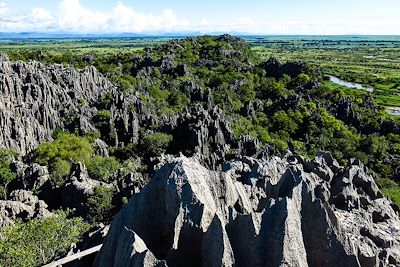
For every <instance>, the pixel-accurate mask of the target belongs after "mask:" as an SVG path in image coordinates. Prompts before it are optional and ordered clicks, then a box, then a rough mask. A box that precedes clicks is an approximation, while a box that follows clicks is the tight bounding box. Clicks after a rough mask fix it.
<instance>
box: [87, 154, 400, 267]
mask: <svg viewBox="0 0 400 267" xmlns="http://www.w3.org/2000/svg"><path fill="white" fill-rule="evenodd" d="M161 161H163V164H164V166H163V167H162V168H160V169H159V170H158V171H157V173H156V175H155V176H154V178H153V179H152V180H151V182H150V183H149V184H148V185H147V186H146V187H145V188H144V189H143V190H142V192H141V193H140V194H137V195H135V196H134V197H133V198H132V199H131V200H130V202H129V203H128V204H127V205H126V206H125V207H124V208H123V209H122V210H121V211H120V212H119V214H118V215H117V216H116V218H115V219H114V221H113V223H112V226H111V228H110V232H109V234H108V236H107V238H106V241H105V242H104V245H103V248H102V250H101V251H100V253H99V254H98V256H97V259H96V262H95V266H398V265H399V264H400V220H399V216H398V211H397V210H395V207H394V206H393V205H392V204H391V203H390V202H389V201H388V200H387V199H385V198H384V197H383V196H382V194H381V193H380V192H379V189H378V187H377V185H376V184H375V182H374V180H373V178H372V176H371V175H370V174H369V173H368V170H367V169H366V167H365V166H364V165H363V164H362V163H360V162H359V161H357V160H353V161H352V162H351V163H350V165H349V166H347V167H342V166H340V165H339V164H338V163H337V161H336V160H335V159H333V158H332V157H331V155H330V154H327V153H320V154H319V155H318V156H317V157H316V159H315V160H313V161H309V160H307V159H304V158H301V157H297V156H287V157H285V158H278V157H272V158H269V159H258V160H256V159H252V158H243V159H241V160H234V161H230V162H227V163H225V164H224V167H223V170H222V171H218V172H216V171H211V170H209V169H207V168H205V167H204V166H202V165H201V164H200V163H199V162H198V160H197V159H195V158H186V157H184V156H180V157H177V158H173V157H167V158H164V159H163V160H161Z"/></svg>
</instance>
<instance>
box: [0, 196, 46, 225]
mask: <svg viewBox="0 0 400 267" xmlns="http://www.w3.org/2000/svg"><path fill="white" fill-rule="evenodd" d="M51 216H53V214H52V213H51V212H49V211H48V210H47V205H46V203H45V202H44V201H42V200H39V198H38V197H37V196H35V195H33V193H32V192H29V191H25V190H15V191H13V192H11V194H10V198H9V200H0V227H4V226H10V225H13V224H14V223H15V222H16V220H22V221H27V220H31V219H36V218H37V219H45V218H49V217H51Z"/></svg>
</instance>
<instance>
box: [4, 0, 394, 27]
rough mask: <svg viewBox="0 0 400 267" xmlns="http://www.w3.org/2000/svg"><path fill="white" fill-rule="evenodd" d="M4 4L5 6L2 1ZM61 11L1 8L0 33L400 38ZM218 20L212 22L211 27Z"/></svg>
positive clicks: (66, 0)
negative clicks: (295, 35)
mask: <svg viewBox="0 0 400 267" xmlns="http://www.w3.org/2000/svg"><path fill="white" fill-rule="evenodd" d="M0 1H1V0H0ZM58 3H59V5H58V11H56V12H52V13H51V12H49V11H48V10H46V9H43V8H41V7H36V8H33V9H32V10H30V11H29V12H25V13H17V12H13V11H12V10H10V9H9V7H8V6H7V4H5V3H3V2H0V31H72V32H83V33H89V32H109V33H111V32H179V31H181V32H182V31H201V32H203V33H212V32H243V33H255V34H400V21H392V22H387V21H386V22H384V21H380V22H368V21H366V22H363V21H358V22H354V21H353V22H349V21H347V22H346V21H319V22H318V21H313V22H311V23H310V22H307V21H284V22H279V21H278V22H268V23H263V22H260V21H255V20H253V18H251V17H245V16H238V17H235V18H232V20H231V21H220V22H219V23H210V22H209V20H208V18H206V17H203V18H201V20H200V21H199V24H191V23H190V22H189V21H188V20H186V19H185V18H180V17H178V16H177V15H176V14H175V12H174V11H173V10H171V9H165V10H161V11H158V12H155V13H143V12H140V11H138V10H136V9H134V7H132V6H129V5H127V4H124V3H123V2H118V3H117V4H116V5H115V6H114V7H113V8H111V9H110V10H107V11H96V10H92V9H89V8H87V7H85V6H84V5H82V3H81V1H80V0H58ZM218 19H219V18H213V22H214V21H215V20H218Z"/></svg>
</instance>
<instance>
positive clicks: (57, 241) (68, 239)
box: [0, 212, 90, 267]
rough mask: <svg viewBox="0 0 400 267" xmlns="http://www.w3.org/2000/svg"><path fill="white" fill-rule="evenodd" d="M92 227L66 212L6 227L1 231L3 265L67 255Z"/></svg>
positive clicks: (38, 262) (39, 262) (39, 263)
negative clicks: (72, 245)
mask: <svg viewBox="0 0 400 267" xmlns="http://www.w3.org/2000/svg"><path fill="white" fill-rule="evenodd" d="M89 228H90V226H89V225H88V224H86V223H84V222H83V220H82V219H81V218H74V219H67V214H66V213H63V212H60V213H58V214H57V216H55V217H52V218H49V219H44V220H31V221H29V222H27V223H17V224H16V225H14V226H10V227H4V228H3V229H1V231H0V259H1V262H0V266H4V267H6V266H21V267H31V266H42V265H44V264H46V263H49V262H51V261H52V260H54V259H55V258H57V257H60V256H64V255H65V254H66V252H68V250H69V249H70V247H71V244H73V243H77V242H79V241H80V240H81V237H82V236H83V235H84V234H85V233H86V232H87V231H88V230H89Z"/></svg>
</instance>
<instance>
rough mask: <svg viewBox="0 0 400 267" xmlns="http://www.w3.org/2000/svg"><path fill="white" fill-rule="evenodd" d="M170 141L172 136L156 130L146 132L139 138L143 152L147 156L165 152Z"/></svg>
mask: <svg viewBox="0 0 400 267" xmlns="http://www.w3.org/2000/svg"><path fill="white" fill-rule="evenodd" d="M171 141H172V136H171V135H168V134H165V133H159V132H156V133H151V134H147V135H145V136H144V137H143V138H142V140H141V148H142V151H143V154H144V155H147V156H160V155H161V154H163V153H165V152H166V150H167V148H168V146H169V144H170V143H171Z"/></svg>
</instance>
